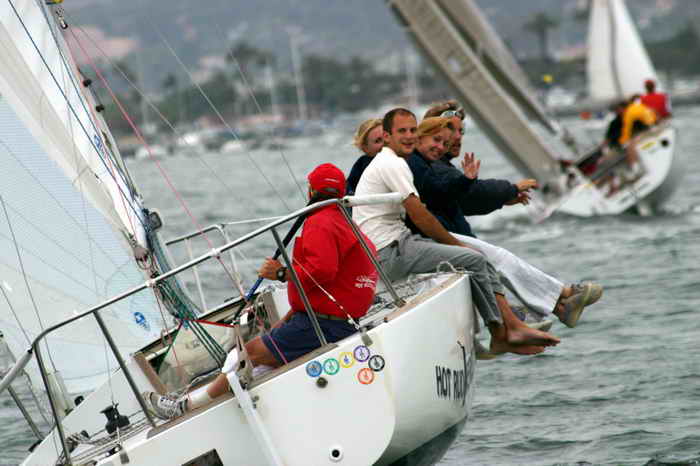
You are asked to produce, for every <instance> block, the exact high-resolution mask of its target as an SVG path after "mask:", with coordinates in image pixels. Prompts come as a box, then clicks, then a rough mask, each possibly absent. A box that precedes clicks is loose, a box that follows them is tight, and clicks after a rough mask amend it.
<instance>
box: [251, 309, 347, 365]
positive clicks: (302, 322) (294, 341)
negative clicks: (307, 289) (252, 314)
mask: <svg viewBox="0 0 700 466" xmlns="http://www.w3.org/2000/svg"><path fill="white" fill-rule="evenodd" d="M317 320H318V324H319V325H320V326H321V330H322V331H323V334H324V335H325V337H326V341H328V343H333V342H336V341H338V340H342V339H343V338H345V337H347V336H349V335H352V334H353V333H355V332H356V331H357V330H356V329H355V327H354V326H353V325H351V324H349V323H348V322H346V321H344V320H329V319H320V318H319V319H317ZM273 340H274V343H273ZM262 341H263V343H265V346H267V349H269V350H270V352H271V353H272V354H273V356H274V357H275V359H277V360H278V361H279V362H280V364H284V363H285V359H286V362H292V361H293V360H295V359H296V358H298V357H300V356H303V355H305V354H306V353H310V352H311V351H313V350H315V349H316V348H319V347H320V346H321V342H320V341H319V340H318V336H316V332H314V328H313V326H312V325H311V320H309V316H308V315H307V314H306V312H295V313H294V314H292V317H291V318H290V319H289V320H288V321H287V322H285V323H283V324H282V325H280V326H279V327H277V328H273V329H272V330H271V331H270V333H266V334H265V335H263V336H262ZM277 348H279V351H278V350H277ZM280 351H281V352H282V354H284V358H282V356H281V355H280Z"/></svg>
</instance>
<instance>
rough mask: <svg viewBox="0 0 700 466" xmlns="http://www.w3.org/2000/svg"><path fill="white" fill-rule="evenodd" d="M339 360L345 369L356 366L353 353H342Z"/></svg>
mask: <svg viewBox="0 0 700 466" xmlns="http://www.w3.org/2000/svg"><path fill="white" fill-rule="evenodd" d="M338 359H339V360H340V365H341V366H343V367H344V368H345V369H347V368H348V367H352V365H353V364H355V358H354V357H353V356H352V353H350V352H348V351H346V352H344V353H340V357H339V358H338Z"/></svg>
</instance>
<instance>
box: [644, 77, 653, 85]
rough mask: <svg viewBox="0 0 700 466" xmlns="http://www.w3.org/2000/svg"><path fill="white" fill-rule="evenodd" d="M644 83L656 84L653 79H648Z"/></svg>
mask: <svg viewBox="0 0 700 466" xmlns="http://www.w3.org/2000/svg"><path fill="white" fill-rule="evenodd" d="M644 85H645V86H654V85H656V83H655V82H654V80H653V79H647V80H646V81H644Z"/></svg>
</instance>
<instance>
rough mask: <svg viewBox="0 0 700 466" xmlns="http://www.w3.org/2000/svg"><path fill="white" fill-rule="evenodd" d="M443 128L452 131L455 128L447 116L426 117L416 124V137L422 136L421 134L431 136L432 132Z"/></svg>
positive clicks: (435, 132)
mask: <svg viewBox="0 0 700 466" xmlns="http://www.w3.org/2000/svg"><path fill="white" fill-rule="evenodd" d="M445 128H447V129H450V130H452V131H454V129H455V127H454V125H453V124H452V123H451V122H450V119H449V118H444V117H430V118H426V119H424V120H423V121H421V122H420V124H419V125H418V137H419V138H422V137H423V136H432V135H433V134H437V133H439V132H440V131H442V130H443V129H445Z"/></svg>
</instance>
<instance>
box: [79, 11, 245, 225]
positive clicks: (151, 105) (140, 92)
mask: <svg viewBox="0 0 700 466" xmlns="http://www.w3.org/2000/svg"><path fill="white" fill-rule="evenodd" d="M66 16H67V17H68V18H69V19H71V23H75V21H73V18H72V17H71V16H70V15H69V14H67V13H66ZM73 28H77V29H78V30H79V31H80V32H82V34H83V35H84V36H85V37H86V38H87V39H88V40H89V42H90V45H91V46H93V47H95V48H96V49H97V50H98V52H99V53H100V55H101V57H102V59H104V60H105V61H106V62H107V63H108V64H109V65H110V66H111V67H112V68H113V69H115V70H116V71H118V72H119V74H120V75H121V76H122V78H123V79H124V80H125V81H126V82H127V83H128V84H129V86H130V87H131V88H132V89H134V91H136V93H137V94H138V95H139V97H140V98H141V99H143V100H144V101H145V102H146V103H147V105H148V106H149V108H150V109H152V110H153V111H154V112H155V113H156V115H157V116H158V117H159V118H160V120H161V121H162V122H163V123H165V125H166V126H167V127H168V128H169V129H170V131H171V132H172V133H173V134H174V135H175V136H177V138H178V140H181V141H183V142H184V143H185V144H186V145H188V146H190V147H193V146H192V144H191V143H190V142H189V141H188V140H186V139H185V138H183V137H182V134H181V133H180V132H179V131H178V130H177V129H176V128H175V126H174V125H173V124H172V122H171V121H170V120H169V119H168V118H167V117H166V116H165V115H163V113H162V112H161V111H160V110H159V109H158V107H157V106H156V105H155V104H154V103H153V101H152V100H151V99H150V98H149V97H148V96H147V95H146V94H145V92H144V91H143V90H141V88H140V87H139V86H138V85H137V84H136V83H134V82H133V81H132V80H131V79H130V78H129V76H128V75H127V74H126V73H125V72H124V70H122V68H121V67H120V66H119V65H118V64H117V63H115V62H114V61H113V60H111V59H110V58H109V56H108V55H107V53H106V52H105V51H104V50H103V49H102V48H101V47H100V46H99V44H98V43H97V41H96V40H95V39H94V38H93V37H92V36H91V35H90V34H89V33H88V32H87V31H86V30H85V29H84V28H82V27H81V26H79V25H76V26H73ZM71 33H72V28H71ZM74 38H75V40H76V41H77V40H78V38H77V37H75V36H74ZM195 157H196V158H197V160H199V162H200V163H201V164H202V165H204V167H206V168H207V170H209V172H210V173H211V174H212V176H214V178H216V179H217V181H218V182H219V183H220V184H221V185H222V186H223V187H225V188H226V189H227V190H228V192H229V194H230V195H231V197H232V198H234V197H236V196H237V194H236V192H235V191H234V190H233V188H232V187H231V186H230V185H229V184H228V183H226V182H225V181H224V179H223V178H222V177H221V176H220V175H219V172H218V171H217V170H215V169H214V168H213V167H212V166H211V165H209V164H208V163H207V162H206V161H205V159H204V157H202V156H201V155H200V154H199V153H195ZM245 205H246V207H247V208H248V209H249V211H250V205H249V204H247V203H245ZM251 216H252V215H251Z"/></svg>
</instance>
